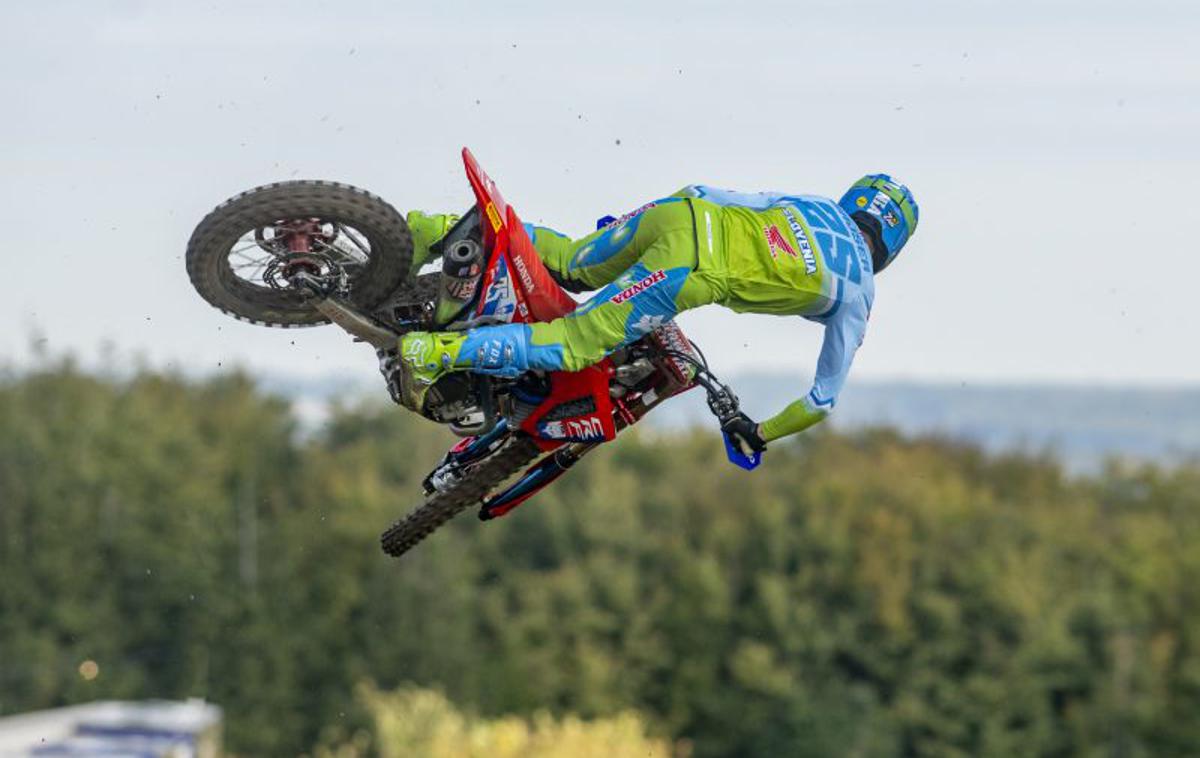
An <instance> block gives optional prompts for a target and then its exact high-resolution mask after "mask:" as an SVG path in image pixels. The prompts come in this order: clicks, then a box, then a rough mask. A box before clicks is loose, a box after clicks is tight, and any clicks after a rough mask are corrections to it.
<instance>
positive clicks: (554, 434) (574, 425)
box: [538, 416, 604, 442]
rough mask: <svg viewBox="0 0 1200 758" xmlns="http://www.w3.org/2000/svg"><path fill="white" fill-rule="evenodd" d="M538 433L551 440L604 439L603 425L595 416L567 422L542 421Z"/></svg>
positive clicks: (585, 440) (579, 440)
mask: <svg viewBox="0 0 1200 758" xmlns="http://www.w3.org/2000/svg"><path fill="white" fill-rule="evenodd" d="M538 433H539V434H541V435H542V436H543V437H547V438H549V439H552V440H575V441H578V442H588V441H590V440H602V439H604V424H603V423H602V422H601V421H600V419H598V418H596V417H595V416H587V417H585V418H580V419H572V420H568V421H543V422H542V423H540V424H538Z"/></svg>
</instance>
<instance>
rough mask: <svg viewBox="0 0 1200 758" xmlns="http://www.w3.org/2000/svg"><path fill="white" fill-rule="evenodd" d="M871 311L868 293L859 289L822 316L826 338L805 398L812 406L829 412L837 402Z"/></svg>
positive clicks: (864, 333)
mask: <svg viewBox="0 0 1200 758" xmlns="http://www.w3.org/2000/svg"><path fill="white" fill-rule="evenodd" d="M870 315H871V302H870V300H869V296H868V294H867V293H866V292H859V293H858V297H856V298H854V300H852V301H849V302H846V303H843V304H842V305H841V307H839V308H838V309H837V311H836V312H835V313H834V314H833V315H831V316H829V317H828V318H827V319H825V341H824V343H822V345H821V356H820V357H819V358H818V359H817V375H816V378H815V379H814V380H813V386H812V390H810V391H809V393H808V395H807V397H806V398H805V399H806V400H807V401H808V403H809V404H811V406H812V407H813V408H814V409H821V410H824V411H826V412H829V411H831V410H832V409H833V406H834V405H835V404H836V403H837V398H838V395H839V394H841V391H842V387H843V386H845V384H846V377H847V376H849V375H850V364H851V363H853V362H854V353H855V352H856V351H857V350H858V346H859V345H861V344H862V341H863V337H865V336H866V334H867V320H868V319H869V318H870Z"/></svg>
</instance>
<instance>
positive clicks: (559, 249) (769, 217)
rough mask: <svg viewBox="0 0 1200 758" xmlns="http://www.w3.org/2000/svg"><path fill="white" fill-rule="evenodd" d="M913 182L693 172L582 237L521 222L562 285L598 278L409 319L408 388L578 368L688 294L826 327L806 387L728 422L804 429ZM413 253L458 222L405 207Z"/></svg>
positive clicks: (749, 431) (764, 432) (904, 218)
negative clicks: (700, 178)
mask: <svg viewBox="0 0 1200 758" xmlns="http://www.w3.org/2000/svg"><path fill="white" fill-rule="evenodd" d="M917 219H918V208H917V203H916V201H915V200H914V199H913V196H912V193H911V192H910V191H909V190H908V188H907V187H905V186H904V185H902V184H899V183H898V182H896V181H894V180H893V179H892V178H891V177H890V176H888V175H886V174H870V175H868V176H864V177H863V178H862V179H860V180H858V181H857V182H855V183H854V185H853V186H851V187H850V189H849V190H847V191H846V193H845V194H844V195H843V196H842V198H841V200H839V201H838V202H836V203H835V202H834V201H832V200H830V199H828V198H825V197H819V196H815V195H788V194H783V193H776V192H760V193H740V192H731V191H727V190H721V189H716V188H713V187H708V186H704V185H690V186H688V187H685V188H684V189H682V190H680V191H679V192H677V193H675V194H674V195H672V196H670V197H667V198H663V199H661V200H655V201H653V202H650V203H646V204H645V205H643V206H641V207H640V208H638V209H636V210H634V211H633V212H631V213H628V214H626V215H624V216H622V217H620V218H619V219H615V220H613V221H611V222H610V223H609V224H608V225H607V226H604V227H603V228H601V229H599V230H597V231H596V232H594V233H593V234H590V235H588V236H586V237H584V238H582V239H579V240H571V239H569V238H568V237H566V236H564V235H562V234H560V233H559V232H556V231H554V230H552V229H547V228H545V227H537V226H533V225H530V224H526V225H525V227H526V231H527V232H528V234H529V236H530V238H531V239H532V240H533V243H534V246H535V247H536V248H537V252H538V255H539V257H540V258H541V259H542V261H543V262H544V263H545V264H546V266H547V268H549V270H550V272H551V274H552V275H553V276H554V278H555V279H556V280H557V281H558V282H559V283H560V284H562V285H563V286H564V287H566V288H567V289H569V290H572V291H576V292H581V291H586V290H595V289H599V291H598V292H596V293H595V294H594V295H593V296H592V297H591V299H589V300H588V301H586V302H585V303H582V304H581V305H580V306H579V307H578V308H577V309H576V310H575V311H574V312H572V313H570V314H568V315H566V316H564V317H562V318H559V319H556V320H554V321H550V322H545V323H531V324H520V323H514V324H504V325H498V326H482V327H478V328H475V329H471V330H469V331H466V332H411V333H409V334H407V335H405V336H404V337H403V338H402V339H401V341H400V352H401V357H402V360H401V364H402V368H401V380H402V381H401V384H402V387H403V392H402V394H403V402H404V404H405V405H407V406H408V407H410V408H412V409H414V410H416V411H418V412H420V411H421V408H422V405H423V403H424V398H425V394H426V391H427V390H428V388H429V386H430V385H431V384H433V382H435V381H436V380H437V379H439V378H440V377H441V376H443V375H444V374H445V373H446V372H449V371H457V370H469V371H475V372H479V373H484V374H492V375H499V376H508V377H515V376H518V375H520V374H521V373H523V372H525V371H528V370H531V369H539V370H544V371H555V370H566V371H577V370H579V369H582V368H584V367H585V366H589V365H591V364H593V363H596V362H598V361H600V360H601V359H603V358H604V356H605V355H607V354H608V353H610V352H612V351H613V350H615V349H617V348H618V347H620V346H622V345H625V344H628V343H630V342H633V341H634V340H637V339H638V338H640V337H641V336H642V335H644V334H646V333H647V332H650V331H652V330H654V329H656V328H657V327H659V326H661V325H662V324H663V323H665V322H667V321H669V320H671V319H673V318H674V317H675V315H676V314H678V313H680V312H682V311H685V310H687V309H689V308H698V307H700V306H702V305H708V304H710V303H719V304H720V305H723V306H725V307H727V308H730V309H732V310H734V311H738V312H749V313H767V314H773V315H779V316H802V317H804V318H806V319H808V320H810V321H815V322H817V323H819V324H822V325H823V326H824V327H825V338H824V343H823V345H822V347H821V353H820V357H819V358H818V360H817V370H816V378H815V380H814V382H813V384H812V388H811V389H810V390H809V391H808V393H807V394H806V395H804V396H803V397H802V398H800V399H799V400H796V401H795V402H793V403H791V404H790V405H788V406H787V407H786V408H784V409H783V410H782V411H780V412H779V413H777V414H776V415H774V416H772V417H771V418H769V419H767V420H766V421H764V422H762V423H761V424H757V423H755V422H754V421H752V420H751V419H750V418H749V417H747V416H746V414H744V413H739V414H738V416H736V417H734V418H733V419H730V420H729V421H727V422H726V423H725V424H724V425H723V427H722V429H723V430H724V431H725V432H727V433H729V434H731V435H732V436H734V437H735V438H737V439H739V440H740V441H741V442H742V443H743V444H744V445H746V446H748V447H749V448H751V449H752V450H763V449H765V447H766V444H767V443H768V442H770V441H772V440H776V439H779V438H780V437H784V436H787V435H789V434H795V433H796V432H799V431H802V430H804V429H807V428H808V427H810V426H812V425H813V424H815V423H817V422H818V421H820V420H821V419H823V418H825V417H826V416H827V415H828V414H829V412H830V411H831V410H832V409H833V406H834V403H835V402H836V401H837V396H838V393H839V392H840V391H841V389H842V385H843V384H844V383H845V381H846V376H847V374H848V373H849V371H850V364H851V361H852V360H853V358H854V353H855V350H857V348H858V346H859V345H860V344H861V342H862V339H863V335H864V334H865V332H866V328H867V319H868V317H869V316H870V313H871V305H872V303H873V302H874V299H875V283H874V275H875V274H877V273H879V272H880V271H882V270H883V269H884V268H885V267H886V266H888V265H889V264H890V263H891V262H892V261H893V260H895V258H896V256H897V255H898V254H899V253H900V250H901V248H903V247H904V244H905V243H906V242H908V239H909V237H911V236H912V234H913V232H914V231H915V230H916V228H917ZM408 221H409V226H410V229H411V231H412V234H413V241H414V250H415V253H416V259H417V260H418V261H422V260H424V258H425V257H427V256H428V250H429V246H430V245H431V244H433V243H434V242H435V241H436V240H437V239H439V238H440V237H441V236H442V235H443V234H445V232H446V230H447V229H448V228H449V226H450V225H451V224H452V223H453V221H454V217H453V216H450V215H426V214H423V213H421V212H420V211H414V212H413V213H410V214H409V215H408Z"/></svg>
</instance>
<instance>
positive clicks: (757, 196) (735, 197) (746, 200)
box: [677, 184, 786, 211]
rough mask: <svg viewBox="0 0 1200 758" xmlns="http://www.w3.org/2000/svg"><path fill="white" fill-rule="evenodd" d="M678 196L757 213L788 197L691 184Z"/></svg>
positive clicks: (779, 194)
mask: <svg viewBox="0 0 1200 758" xmlns="http://www.w3.org/2000/svg"><path fill="white" fill-rule="evenodd" d="M677 194H679V195H684V196H686V197H698V198H700V199H702V200H707V201H709V202H710V203H716V204H717V205H740V206H742V207H743V208H750V209H752V210H756V211H761V210H765V209H767V208H770V207H771V206H772V205H774V204H775V203H777V202H778V201H779V200H780V199H781V198H784V197H786V195H785V194H784V193H782V192H734V191H733V190H727V189H721V188H719V187H710V186H708V185H707V184H689V185H688V186H686V187H684V188H683V189H682V190H681V191H680V192H678V193H677Z"/></svg>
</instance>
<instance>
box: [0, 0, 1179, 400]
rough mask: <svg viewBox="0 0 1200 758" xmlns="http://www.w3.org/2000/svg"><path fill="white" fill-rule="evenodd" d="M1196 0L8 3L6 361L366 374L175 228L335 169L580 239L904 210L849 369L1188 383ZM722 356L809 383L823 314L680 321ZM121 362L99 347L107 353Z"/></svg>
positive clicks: (370, 368) (2, 28) (707, 312)
mask: <svg viewBox="0 0 1200 758" xmlns="http://www.w3.org/2000/svg"><path fill="white" fill-rule="evenodd" d="M1197 40H1200V5H1198V4H1196V3H1188V2H1182V1H1181V2H1162V1H1161V0H1157V1H1156V0H1149V1H1148V2H1138V3H1129V2H1110V1H1108V0H1096V1H1095V2H1075V1H1074V0H1051V1H1049V2H1046V1H1043V2H1011V1H1010V2H986V1H985V2H971V3H964V2H961V0H956V1H944V0H930V1H928V2H920V3H909V4H899V5H898V4H895V3H885V2H875V1H874V0H863V1H860V2H855V3H844V2H761V3H757V4H753V5H751V4H748V3H737V4H735V3H727V2H725V3H712V2H687V3H646V2H606V3H583V4H576V3H568V2H519V1H512V2H504V3H499V2H496V3H489V4H484V3H456V2H439V3H427V2H426V3H420V4H415V3H408V2H403V1H402V2H339V3H323V2H322V3H317V2H304V1H301V2H289V3H277V4H267V3H256V2H189V3H182V2H180V3H173V2H156V3H149V2H103V1H100V2H46V3H36V4H35V3H21V4H18V3H12V2H9V3H3V4H0V102H2V103H3V104H4V106H3V114H4V116H3V118H0V209H2V213H3V218H4V224H3V228H4V232H3V237H2V238H3V244H2V245H0V262H2V263H3V267H4V271H5V272H6V277H5V281H6V282H7V283H8V285H9V286H8V293H7V296H6V297H4V298H3V299H0V323H3V324H4V325H5V328H3V329H0V362H6V363H9V364H15V365H18V366H20V365H27V364H28V362H29V361H30V360H31V355H32V353H33V352H34V351H35V350H42V351H45V352H49V353H51V354H64V353H71V354H74V355H76V356H78V357H79V358H80V359H81V360H83V361H84V362H85V363H86V362H91V361H102V360H113V358H112V356H114V355H115V356H117V357H118V360H120V361H127V360H136V361H139V362H145V363H149V364H151V365H155V366H169V367H174V368H178V369H181V370H185V371H189V372H210V371H215V370H224V369H227V368H229V367H232V366H245V367H247V368H249V369H251V370H255V371H262V372H270V373H272V374H276V375H280V374H283V375H296V376H320V375H323V374H327V373H330V372H348V373H353V374H355V375H358V374H364V375H369V374H370V373H372V372H374V370H375V362H374V356H373V355H372V354H371V352H370V350H369V349H368V348H366V347H364V346H362V345H356V344H353V343H351V342H350V341H349V339H348V338H347V337H346V336H345V335H344V334H343V333H341V332H340V331H339V330H337V329H336V328H335V327H322V328H316V329H307V330H288V331H282V330H272V329H265V328H262V327H256V326H252V325H247V324H243V323H240V322H237V321H234V320H232V319H230V318H229V317H227V316H225V315H223V314H221V313H219V312H218V311H216V310H214V309H212V308H210V307H209V306H208V305H207V304H206V303H205V302H204V301H202V300H201V299H200V298H199V296H197V295H196V294H195V293H194V292H193V291H192V289H191V287H190V284H189V282H188V279H187V276H186V273H185V270H184V261H183V254H184V249H185V246H186V244H187V239H188V236H189V234H190V233H191V230H192V228H193V227H194V226H195V224H196V223H197V222H198V221H199V220H200V218H201V217H203V215H204V214H205V213H207V212H208V211H209V210H210V209H211V208H212V207H213V206H215V205H216V204H218V203H219V202H221V201H222V200H224V199H225V198H226V197H229V196H231V195H233V194H236V193H237V192H239V191H242V190H244V189H247V188H249V187H252V186H255V185H259V184H265V183H268V182H271V181H276V180H281V179H290V178H324V179H335V180H340V181H345V182H349V183H352V184H356V185H358V186H362V187H365V188H367V189H370V190H372V191H374V192H375V193H377V194H380V195H382V196H383V197H385V198H386V199H388V200H389V201H390V202H391V203H392V204H393V205H395V206H396V207H398V208H400V209H402V210H408V209H412V208H421V209H426V210H455V211H461V210H463V209H465V208H466V207H468V206H469V205H470V204H471V202H472V196H471V193H470V190H469V187H468V186H467V183H466V181H465V178H464V176H463V173H462V167H461V162H460V159H459V155H458V151H459V149H460V148H461V147H462V146H463V145H469V146H470V147H471V148H472V150H473V151H474V152H475V154H476V155H477V156H478V158H479V159H480V161H481V162H482V163H483V165H484V166H485V167H486V168H487V170H488V172H489V173H490V174H491V176H492V177H493V178H494V179H495V180H496V182H497V183H498V184H499V186H500V187H501V188H502V190H503V191H504V194H505V196H506V197H507V198H508V200H509V201H510V202H511V203H512V204H513V205H514V206H515V207H516V208H517V209H518V211H519V212H520V213H521V215H522V216H523V217H524V218H525V219H526V220H531V221H538V222H541V223H546V224H549V225H552V226H555V227H556V228H559V229H561V230H563V231H564V232H568V233H574V234H582V233H583V232H586V231H588V230H590V229H591V228H594V221H595V219H596V218H597V217H599V216H602V215H605V214H609V213H612V214H616V215H619V214H620V213H622V212H624V211H627V210H629V209H632V208H635V207H637V206H639V205H641V204H642V203H643V202H645V201H647V200H649V199H653V198H655V197H659V196H662V195H664V194H668V193H670V192H673V191H675V190H676V189H678V188H679V187H681V186H683V185H685V184H689V183H707V184H714V185H718V186H724V187H730V188H734V189H740V190H745V191H757V190H780V191H785V192H792V193H815V194H824V195H832V196H834V197H837V196H838V195H840V193H841V192H842V191H843V190H844V189H845V188H846V187H847V186H848V185H849V184H850V183H851V182H853V181H854V180H855V179H857V178H858V177H859V176H861V175H862V174H864V173H867V172H876V171H884V172H888V173H891V174H892V175H893V176H895V177H897V178H899V179H901V180H902V181H904V182H905V183H906V184H908V185H909V186H910V187H911V188H912V189H913V191H914V193H915V195H916V197H917V199H918V201H919V203H920V205H921V223H920V228H919V230H918V231H917V234H916V235H915V237H914V238H913V240H912V241H911V242H910V243H909V245H908V247H907V248H906V249H905V251H904V253H903V255H902V256H901V257H900V259H899V260H898V261H897V262H896V263H895V264H893V265H892V266H891V267H889V268H888V270H887V271H886V272H885V273H883V274H881V275H880V277H879V280H878V281H877V297H876V303H875V309H874V312H873V314H872V319H871V325H870V327H869V330H868V334H867V338H866V342H865V343H864V345H863V347H862V349H861V351H860V353H859V357H858V359H857V361H856V365H855V369H854V371H853V374H852V376H853V377H854V378H878V379H883V378H888V379H895V378H904V379H917V380H936V381H947V382H957V381H963V382H966V381H971V382H979V381H988V382H1027V381H1037V382H1088V383H1102V384H1125V383H1130V384H1143V385H1161V384H1194V383H1196V382H1197V379H1198V378H1200V350H1197V349H1196V336H1195V335H1196V326H1197V324H1198V322H1200V319H1198V318H1197V316H1196V314H1195V313H1194V312H1193V306H1192V302H1193V297H1192V291H1193V288H1194V287H1195V286H1196V282H1200V254H1198V253H1200V250H1197V245H1196V242H1195V234H1194V230H1195V228H1196V225H1197V222H1198V221H1200V217H1198V216H1200V214H1198V213H1197V209H1196V208H1197V203H1198V200H1197V195H1196V191H1195V189H1194V188H1195V185H1196V184H1197V182H1196V180H1195V178H1194V177H1196V176H1197V175H1200V141H1198V140H1197V135H1198V134H1200V50H1198V47H1200V45H1198V44H1197ZM681 323H682V324H683V326H684V328H685V329H686V331H687V332H688V333H689V335H690V336H691V337H692V338H693V339H695V340H696V341H697V342H699V343H700V344H701V345H702V346H703V347H704V348H705V350H706V352H707V353H708V354H709V356H710V358H711V360H712V361H713V363H714V364H716V366H717V367H718V368H720V369H721V370H722V371H727V372H733V373H736V372H744V371H777V370H778V371H789V372H792V371H795V372H798V373H799V374H801V375H803V376H804V377H805V380H807V377H809V376H811V373H812V369H813V366H814V365H815V361H816V354H817V351H818V350H819V347H820V340H821V328H820V327H819V326H817V325H815V324H812V323H808V322H805V321H802V320H800V319H795V318H792V319H779V318H774V317H765V316H764V317H759V316H747V315H736V314H734V313H732V312H729V311H725V310H723V309H721V308H719V307H716V306H711V307H708V308H705V309H701V310H698V311H695V312H690V313H687V314H684V315H683V316H682V317H681ZM104 356H109V357H108V358H104Z"/></svg>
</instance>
